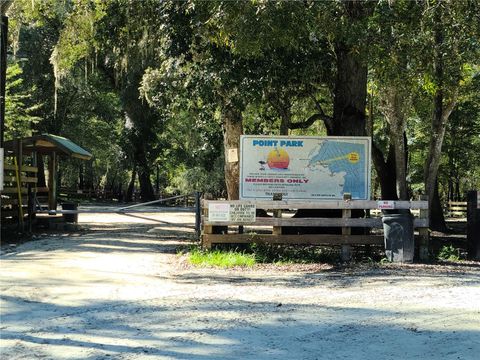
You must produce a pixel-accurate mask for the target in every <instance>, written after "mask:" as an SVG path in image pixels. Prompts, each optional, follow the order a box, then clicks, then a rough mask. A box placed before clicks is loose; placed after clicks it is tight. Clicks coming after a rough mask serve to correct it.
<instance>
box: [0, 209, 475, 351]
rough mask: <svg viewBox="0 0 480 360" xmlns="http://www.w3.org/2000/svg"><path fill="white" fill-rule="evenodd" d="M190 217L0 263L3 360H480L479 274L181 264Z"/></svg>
mask: <svg viewBox="0 0 480 360" xmlns="http://www.w3.org/2000/svg"><path fill="white" fill-rule="evenodd" d="M192 216H193V215H192V214H190V213H171V214H162V215H158V214H157V215H155V216H153V215H144V216H142V217H144V218H148V219H152V218H153V219H154V220H153V221H152V220H146V219H142V218H140V217H125V216H119V215H112V216H106V215H89V216H87V215H81V217H80V222H81V223H82V224H83V226H84V227H85V229H87V230H83V231H79V232H77V233H72V234H61V235H55V236H54V235H48V236H44V237H42V238H40V239H37V240H36V241H32V242H28V243H25V244H22V245H20V246H18V247H17V249H16V250H15V251H13V252H7V253H4V254H3V255H2V256H1V285H0V289H1V312H2V318H1V327H0V330H1V338H2V339H1V359H347V358H348V359H359V360H361V359H477V358H478V354H479V353H480V267H478V264H477V265H475V264H473V265H471V266H468V267H455V268H452V267H444V268H442V269H439V268H438V267H429V266H410V267H404V268H402V269H398V268H382V269H365V268H359V269H356V270H348V271H347V270H344V271H334V270H326V271H323V272H316V273H312V272H308V271H302V272H291V271H290V272H285V270H284V269H276V268H269V269H255V270H218V269H191V268H184V267H182V266H181V265H179V263H180V262H181V258H180V257H179V256H178V255H176V254H175V252H176V249H177V248H178V247H181V246H188V245H189V243H190V239H192V237H193V229H191V228H190V229H185V228H184V227H182V224H188V223H191V222H192V221H193V220H192V219H193V218H192Z"/></svg>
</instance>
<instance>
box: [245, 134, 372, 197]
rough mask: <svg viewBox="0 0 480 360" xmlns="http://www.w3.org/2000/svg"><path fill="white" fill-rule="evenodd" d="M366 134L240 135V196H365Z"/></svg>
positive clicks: (368, 158) (368, 160)
mask: <svg viewBox="0 0 480 360" xmlns="http://www.w3.org/2000/svg"><path fill="white" fill-rule="evenodd" d="M370 154H371V140H370V138H369V137H343V136H342V137H340V136H339V137H332V136H329V137H316V136H315V137H314V136H298V137H294V136H288V137H287V136H258V135H243V136H242V137H241V139H240V199H245V200H248V199H272V197H273V195H274V194H279V193H280V194H282V198H283V199H285V200H287V199H288V200H312V201H321V200H335V199H343V194H344V193H350V194H351V195H352V199H355V200H368V199H370V169H371V155H370Z"/></svg>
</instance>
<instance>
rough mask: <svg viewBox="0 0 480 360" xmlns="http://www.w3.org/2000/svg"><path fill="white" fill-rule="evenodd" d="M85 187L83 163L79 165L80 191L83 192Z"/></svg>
mask: <svg viewBox="0 0 480 360" xmlns="http://www.w3.org/2000/svg"><path fill="white" fill-rule="evenodd" d="M84 185H85V180H84V175H83V161H82V162H80V163H79V165H78V189H79V190H83V188H84Z"/></svg>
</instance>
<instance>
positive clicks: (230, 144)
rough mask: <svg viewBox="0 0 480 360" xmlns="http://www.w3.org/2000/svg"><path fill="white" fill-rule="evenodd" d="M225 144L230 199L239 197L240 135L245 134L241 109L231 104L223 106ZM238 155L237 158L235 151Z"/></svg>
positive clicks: (226, 180)
mask: <svg viewBox="0 0 480 360" xmlns="http://www.w3.org/2000/svg"><path fill="white" fill-rule="evenodd" d="M222 121H223V146H224V152H225V184H226V186H227V196H228V200H238V199H239V194H240V193H239V191H240V186H239V181H240V167H239V162H238V160H239V159H238V157H239V156H240V135H242V134H243V119H242V113H241V111H240V110H239V109H236V108H234V107H233V106H231V105H229V104H223V106H222ZM235 152H236V154H237V156H236V158H235V156H234V153H235Z"/></svg>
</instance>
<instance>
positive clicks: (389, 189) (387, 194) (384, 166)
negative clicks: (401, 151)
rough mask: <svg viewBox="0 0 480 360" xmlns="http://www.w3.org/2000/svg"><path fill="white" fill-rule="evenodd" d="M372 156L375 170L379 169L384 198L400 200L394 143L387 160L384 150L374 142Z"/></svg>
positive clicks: (378, 173)
mask: <svg viewBox="0 0 480 360" xmlns="http://www.w3.org/2000/svg"><path fill="white" fill-rule="evenodd" d="M372 158H373V164H374V165H375V170H376V171H377V176H378V181H379V182H380V190H381V192H382V199H384V200H398V195H397V189H396V182H395V179H396V173H395V150H394V146H393V144H390V148H389V150H388V157H387V160H386V161H385V159H384V156H383V154H382V151H381V150H380V149H379V148H378V147H377V146H376V145H375V144H373V146H372Z"/></svg>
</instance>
